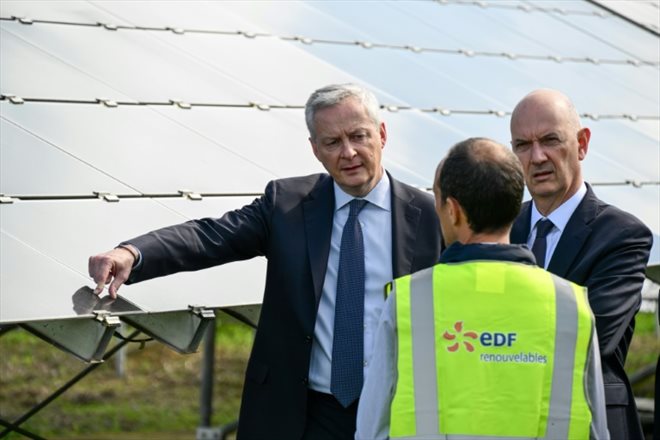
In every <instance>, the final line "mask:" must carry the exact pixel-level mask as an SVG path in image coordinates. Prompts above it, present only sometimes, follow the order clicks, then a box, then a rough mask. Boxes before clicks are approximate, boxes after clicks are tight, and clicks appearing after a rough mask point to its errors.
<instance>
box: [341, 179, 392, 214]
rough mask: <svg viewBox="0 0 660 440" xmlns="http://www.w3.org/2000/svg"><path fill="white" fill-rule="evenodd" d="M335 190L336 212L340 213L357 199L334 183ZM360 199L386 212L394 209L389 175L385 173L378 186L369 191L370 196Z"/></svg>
mask: <svg viewBox="0 0 660 440" xmlns="http://www.w3.org/2000/svg"><path fill="white" fill-rule="evenodd" d="M334 188H335V211H338V210H340V209H341V208H343V207H344V206H346V204H348V203H349V202H350V201H351V200H353V199H354V198H355V197H353V196H352V195H350V194H347V193H346V192H344V190H343V189H341V188H340V187H339V185H337V182H334ZM360 198H361V199H364V200H366V201H367V202H369V203H371V204H372V205H375V206H378V207H379V208H381V209H384V210H385V211H390V210H391V208H392V198H391V197H390V179H389V177H388V176H387V173H386V172H385V171H383V175H382V176H381V178H380V181H379V182H378V183H377V184H376V186H374V187H373V189H372V190H371V191H369V194H367V195H366V196H364V197H360Z"/></svg>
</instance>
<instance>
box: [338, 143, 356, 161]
mask: <svg viewBox="0 0 660 440" xmlns="http://www.w3.org/2000/svg"><path fill="white" fill-rule="evenodd" d="M340 154H341V157H344V158H348V159H351V158H353V157H354V156H355V155H356V154H357V152H356V151H355V147H354V146H353V144H352V143H351V141H350V139H342V140H341V150H340Z"/></svg>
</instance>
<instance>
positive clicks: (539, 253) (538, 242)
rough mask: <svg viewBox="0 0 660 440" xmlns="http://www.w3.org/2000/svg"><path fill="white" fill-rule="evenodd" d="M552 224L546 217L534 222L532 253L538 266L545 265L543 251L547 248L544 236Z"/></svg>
mask: <svg viewBox="0 0 660 440" xmlns="http://www.w3.org/2000/svg"><path fill="white" fill-rule="evenodd" d="M554 226H555V225H554V224H553V223H552V222H551V221H550V220H548V219H541V220H539V221H538V222H537V223H536V238H535V239H534V244H533V245H532V253H533V254H534V256H535V257H536V264H538V266H539V267H545V252H546V250H547V248H548V246H547V240H546V237H547V235H548V234H549V233H550V231H552V228H553V227H554Z"/></svg>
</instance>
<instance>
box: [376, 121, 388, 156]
mask: <svg viewBox="0 0 660 440" xmlns="http://www.w3.org/2000/svg"><path fill="white" fill-rule="evenodd" d="M378 131H379V133H380V148H381V149H383V148H385V143H386V142H387V128H385V123H384V122H381V123H380V127H379V130H378Z"/></svg>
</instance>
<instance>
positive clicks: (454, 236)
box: [356, 138, 609, 440]
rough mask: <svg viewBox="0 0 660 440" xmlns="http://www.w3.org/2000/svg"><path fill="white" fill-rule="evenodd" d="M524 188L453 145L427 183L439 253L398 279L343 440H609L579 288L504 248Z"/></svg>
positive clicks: (479, 150)
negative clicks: (352, 431) (350, 438)
mask: <svg viewBox="0 0 660 440" xmlns="http://www.w3.org/2000/svg"><path fill="white" fill-rule="evenodd" d="M523 187H524V178H523V173H522V168H521V165H520V162H519V161H518V160H517V158H516V156H515V155H514V154H513V153H512V152H511V151H510V150H509V149H508V148H506V147H504V146H502V145H499V144H497V143H495V142H494V141H491V140H489V139H484V138H471V139H468V140H466V141H463V142H460V143H458V144H456V145H455V146H454V147H453V148H452V149H451V150H450V151H449V153H448V154H447V156H446V157H445V158H444V159H443V161H442V162H440V165H439V166H438V169H437V171H436V176H435V181H434V188H433V189H434V193H435V203H436V211H437V213H438V216H439V217H440V221H441V224H442V235H443V237H444V240H445V243H446V244H447V245H448V246H449V247H448V248H447V250H446V251H445V252H444V253H443V254H442V256H441V257H440V263H439V264H437V265H436V266H434V267H431V268H429V269H425V270H422V271H420V272H416V273H414V274H412V275H408V276H405V277H401V278H397V279H396V280H394V282H393V283H392V286H391V292H390V293H389V297H388V300H387V302H386V304H385V307H384V309H383V313H382V315H381V318H380V323H379V325H378V330H377V334H376V339H375V346H374V353H373V358H372V361H371V365H370V367H369V369H368V371H367V375H366V378H365V383H364V388H363V391H362V395H361V397H360V404H359V408H358V421H357V432H356V439H359V440H374V439H384V438H393V439H394V438H396V439H398V438H421V439H478V438H489V439H492V438H497V439H504V438H515V439H521V438H530V439H531V438H534V439H608V438H609V433H608V431H607V422H606V416H605V399H604V390H603V377H602V372H601V366H600V356H599V352H598V341H597V338H596V332H595V327H594V318H593V314H592V312H591V309H590V308H589V304H588V302H587V297H586V291H585V289H584V288H583V287H580V286H578V285H576V284H573V283H571V282H569V281H566V280H564V279H562V278H559V277H557V276H555V275H552V274H551V273H549V272H546V271H545V270H543V269H541V268H539V267H537V266H536V264H535V263H536V262H535V259H534V255H533V254H532V253H531V252H530V251H529V250H528V248H527V247H525V246H522V245H511V244H509V231H510V229H511V224H512V223H513V221H514V219H515V218H516V216H517V215H518V211H519V210H520V205H521V201H522V196H523Z"/></svg>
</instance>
